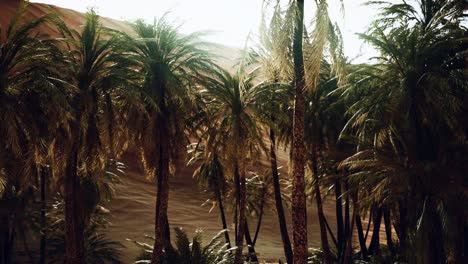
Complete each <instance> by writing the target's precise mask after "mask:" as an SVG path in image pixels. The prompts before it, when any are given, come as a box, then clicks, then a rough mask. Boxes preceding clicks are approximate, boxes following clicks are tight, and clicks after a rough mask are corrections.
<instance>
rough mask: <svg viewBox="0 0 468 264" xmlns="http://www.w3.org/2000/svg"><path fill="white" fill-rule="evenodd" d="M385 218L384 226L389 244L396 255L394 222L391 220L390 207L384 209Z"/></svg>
mask: <svg viewBox="0 0 468 264" xmlns="http://www.w3.org/2000/svg"><path fill="white" fill-rule="evenodd" d="M383 218H384V226H385V236H386V237H387V246H388V249H389V250H390V252H391V253H392V255H393V256H394V255H395V247H394V246H393V240H392V223H391V220H390V209H388V207H385V208H384V209H383Z"/></svg>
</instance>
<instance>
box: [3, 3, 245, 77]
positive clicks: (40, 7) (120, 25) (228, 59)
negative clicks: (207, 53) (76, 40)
mask: <svg viewBox="0 0 468 264" xmlns="http://www.w3.org/2000/svg"><path fill="white" fill-rule="evenodd" d="M20 3H21V1H20V0H0V27H1V28H2V34H5V31H6V29H7V27H8V25H9V21H10V19H11V18H12V17H13V16H14V14H15V12H16V10H17V8H18V6H19V5H20ZM51 12H56V13H58V14H60V15H61V16H62V18H63V19H64V20H65V22H66V23H67V25H68V26H69V27H70V28H74V29H77V30H78V29H79V28H80V27H81V26H82V24H83V21H84V14H83V13H81V12H77V11H75V10H71V9H66V8H61V7H58V6H54V5H46V4H40V3H30V4H29V5H28V8H27V10H26V14H25V16H24V18H23V20H32V19H36V18H39V17H41V16H43V15H45V14H48V13H51ZM101 22H102V24H103V25H104V26H105V27H108V28H111V29H115V30H120V31H123V32H126V33H128V34H132V33H133V30H132V28H131V26H130V24H129V23H128V22H125V21H120V20H116V19H112V18H106V17H101ZM39 31H40V32H41V33H46V34H48V35H50V36H51V37H60V34H59V32H58V30H57V29H56V28H55V27H54V25H51V24H43V25H41V26H40V27H39ZM3 36H4V35H3ZM3 36H1V37H3ZM212 52H213V53H214V54H216V62H217V63H218V64H219V65H220V66H222V67H224V68H226V69H232V68H233V65H234V59H235V58H236V57H238V56H239V54H240V52H239V50H238V49H236V48H231V47H226V46H223V45H214V46H213V50H212Z"/></svg>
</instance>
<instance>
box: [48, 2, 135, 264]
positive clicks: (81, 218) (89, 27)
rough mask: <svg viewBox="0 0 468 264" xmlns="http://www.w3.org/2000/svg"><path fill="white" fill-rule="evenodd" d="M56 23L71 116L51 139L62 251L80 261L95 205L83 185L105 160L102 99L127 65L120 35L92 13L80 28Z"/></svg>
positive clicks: (119, 81) (101, 169) (121, 80)
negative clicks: (59, 160) (58, 176)
mask: <svg viewBox="0 0 468 264" xmlns="http://www.w3.org/2000/svg"><path fill="white" fill-rule="evenodd" d="M57 25H58V27H59V29H60V31H61V33H62V35H63V37H64V43H63V44H62V46H64V50H63V55H62V56H63V62H62V66H63V68H62V73H63V74H62V76H61V78H62V80H63V86H64V89H65V94H66V95H67V97H68V98H67V99H68V105H69V106H68V107H69V108H68V113H69V115H70V117H71V120H70V122H69V123H68V124H67V126H66V127H65V128H63V129H62V132H60V134H59V135H60V136H58V137H57V139H56V141H55V143H56V145H57V149H60V150H61V153H62V155H63V156H64V157H65V158H64V162H63V163H64V164H65V165H64V167H62V168H61V169H63V170H64V173H65V179H64V181H63V182H64V195H65V234H66V255H67V263H83V262H84V261H85V256H84V237H83V234H84V230H85V227H86V226H87V224H88V222H89V218H90V216H91V214H92V212H93V210H94V207H95V206H96V200H95V199H93V198H96V197H95V196H94V197H92V196H91V195H90V194H86V192H85V191H86V190H89V188H86V186H85V185H88V184H94V183H93V182H94V181H95V180H98V176H99V175H102V174H103V173H104V171H105V167H106V163H107V158H108V155H107V154H108V151H107V147H106V145H105V144H104V143H105V142H104V141H103V137H102V135H101V134H103V131H106V130H107V128H105V127H103V126H102V124H103V123H104V122H103V120H104V119H105V118H106V117H107V113H106V111H105V110H106V108H105V107H104V106H105V103H106V102H105V101H104V100H103V98H104V97H105V95H106V91H107V90H108V89H109V85H110V84H112V85H115V86H119V87H122V86H123V87H125V83H126V82H127V81H126V78H125V76H126V75H127V74H126V73H128V72H129V71H130V69H131V68H130V67H129V61H128V60H127V59H126V58H125V57H124V55H123V53H122V51H120V50H118V49H119V48H120V47H122V43H123V41H122V40H123V37H122V36H121V35H120V34H117V33H116V32H112V31H111V30H109V29H106V28H104V27H102V26H101V24H100V23H99V17H98V15H97V14H96V13H95V12H94V11H90V12H88V13H87V14H86V17H85V21H84V26H83V27H82V29H81V31H77V30H74V29H70V28H68V27H67V26H66V25H65V23H64V22H58V23H57ZM128 75H129V76H130V75H131V74H130V73H128ZM57 165H58V164H57ZM55 170H57V171H60V168H55ZM56 173H59V172H56Z"/></svg>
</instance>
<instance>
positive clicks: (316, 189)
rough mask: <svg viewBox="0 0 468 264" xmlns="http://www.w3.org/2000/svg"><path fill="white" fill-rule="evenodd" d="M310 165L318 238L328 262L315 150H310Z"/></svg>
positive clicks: (330, 261) (329, 258)
mask: <svg viewBox="0 0 468 264" xmlns="http://www.w3.org/2000/svg"><path fill="white" fill-rule="evenodd" d="M312 151H313V153H312V157H311V159H312V160H311V163H312V164H311V165H312V173H313V176H314V192H315V201H316V202H317V215H318V218H319V225H320V239H321V241H322V250H323V263H325V264H329V263H332V260H331V252H330V245H329V244H328V236H327V229H326V226H325V225H326V224H325V214H324V213H323V204H322V195H321V193H320V184H319V177H318V168H317V162H318V159H317V155H316V152H317V150H315V149H314V150H312Z"/></svg>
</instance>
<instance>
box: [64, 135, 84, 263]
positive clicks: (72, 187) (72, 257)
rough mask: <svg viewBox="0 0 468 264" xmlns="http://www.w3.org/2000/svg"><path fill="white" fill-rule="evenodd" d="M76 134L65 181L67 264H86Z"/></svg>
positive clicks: (77, 139)
mask: <svg viewBox="0 0 468 264" xmlns="http://www.w3.org/2000/svg"><path fill="white" fill-rule="evenodd" d="M77 134H78V133H76V134H75V135H76V137H74V139H73V140H74V141H75V142H74V143H72V144H73V145H74V146H73V147H72V151H71V153H70V156H69V157H68V162H67V167H66V179H65V254H66V263H67V264H82V263H85V252H84V231H85V212H84V208H83V205H82V198H83V197H82V190H81V184H80V179H79V177H78V171H77V167H78V146H77V142H79V141H80V139H79V138H78V137H79V136H78V135H77Z"/></svg>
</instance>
